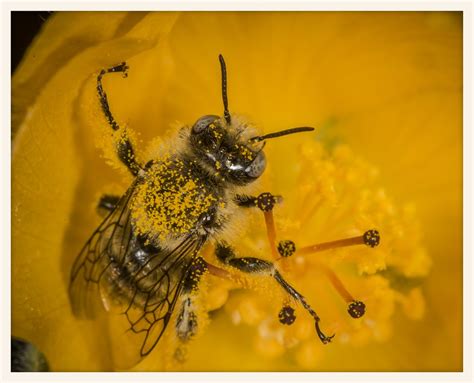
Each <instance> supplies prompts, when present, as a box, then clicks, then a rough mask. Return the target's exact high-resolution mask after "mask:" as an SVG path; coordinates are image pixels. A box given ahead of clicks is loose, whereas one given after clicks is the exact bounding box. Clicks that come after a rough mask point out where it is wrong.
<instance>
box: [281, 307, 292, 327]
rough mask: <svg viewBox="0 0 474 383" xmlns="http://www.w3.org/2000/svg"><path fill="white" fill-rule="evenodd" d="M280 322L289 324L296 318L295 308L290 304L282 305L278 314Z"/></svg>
mask: <svg viewBox="0 0 474 383" xmlns="http://www.w3.org/2000/svg"><path fill="white" fill-rule="evenodd" d="M278 319H279V320H280V323H281V324H286V325H288V326H289V325H291V324H293V322H294V321H295V320H296V315H295V309H293V308H292V307H290V306H283V308H282V309H281V310H280V312H279V314H278Z"/></svg>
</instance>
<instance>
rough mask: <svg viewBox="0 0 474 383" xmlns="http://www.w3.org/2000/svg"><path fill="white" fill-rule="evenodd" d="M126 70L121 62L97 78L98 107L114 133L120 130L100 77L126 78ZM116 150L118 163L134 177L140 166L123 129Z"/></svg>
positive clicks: (103, 71)
mask: <svg viewBox="0 0 474 383" xmlns="http://www.w3.org/2000/svg"><path fill="white" fill-rule="evenodd" d="M127 70H128V65H127V64H126V63H125V62H123V63H121V64H120V65H116V66H113V67H110V68H108V69H102V70H101V71H100V73H99V75H98V76H97V93H98V94H99V100H100V105H101V106H102V111H103V112H104V115H105V118H106V119H107V122H108V123H109V125H110V127H111V128H112V130H114V131H118V130H119V129H121V128H120V126H119V124H118V123H117V121H116V120H115V118H114V116H113V115H112V112H111V111H110V106H109V101H108V99H107V94H106V93H105V91H104V87H103V85H102V77H104V75H105V74H107V73H117V72H122V73H123V76H124V77H127ZM116 150H117V155H118V157H119V159H120V161H122V163H123V164H124V165H125V166H127V168H128V170H130V172H131V173H132V174H133V175H134V176H136V175H137V174H138V172H139V171H140V169H141V168H142V166H141V165H140V164H139V163H138V161H137V159H136V156H135V150H134V148H133V145H132V142H131V141H130V138H129V137H128V135H127V133H126V130H125V129H122V132H121V136H120V138H119V139H118V141H117V146H116Z"/></svg>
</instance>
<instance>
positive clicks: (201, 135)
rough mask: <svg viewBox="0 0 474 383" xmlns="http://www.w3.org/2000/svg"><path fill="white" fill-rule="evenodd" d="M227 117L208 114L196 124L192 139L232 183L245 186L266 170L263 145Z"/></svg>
mask: <svg viewBox="0 0 474 383" xmlns="http://www.w3.org/2000/svg"><path fill="white" fill-rule="evenodd" d="M242 133H244V132H243V131H242V130H240V129H236V128H235V127H233V126H231V125H229V124H228V123H227V121H226V120H225V118H221V117H219V116H215V115H207V116H203V117H201V118H199V119H198V120H197V121H196V123H195V124H194V125H193V128H192V130H191V135H190V140H191V147H192V149H193V151H194V153H195V154H196V155H197V156H198V157H199V158H200V159H202V160H203V161H204V162H205V163H207V164H208V165H209V166H210V167H212V168H213V169H215V171H216V172H217V173H219V175H221V176H222V177H223V178H224V179H226V180H227V181H229V182H232V183H234V184H237V185H245V184H248V183H250V182H252V181H255V180H256V179H257V178H258V177H260V176H261V175H262V173H263V171H264V170H265V166H266V160H265V154H264V153H263V150H262V149H263V146H264V145H262V144H261V143H258V142H257V141H253V140H250V139H248V138H245V137H246V134H242Z"/></svg>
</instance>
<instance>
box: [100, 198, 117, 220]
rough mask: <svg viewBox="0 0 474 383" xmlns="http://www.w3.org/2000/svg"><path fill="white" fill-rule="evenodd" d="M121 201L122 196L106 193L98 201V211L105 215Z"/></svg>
mask: <svg viewBox="0 0 474 383" xmlns="http://www.w3.org/2000/svg"><path fill="white" fill-rule="evenodd" d="M119 201H120V196H118V195H110V194H104V195H103V196H102V197H100V200H99V202H98V203H97V212H98V213H99V215H100V216H105V215H107V214H109V213H110V212H112V211H113V210H114V209H115V207H116V206H117V204H118V202H119Z"/></svg>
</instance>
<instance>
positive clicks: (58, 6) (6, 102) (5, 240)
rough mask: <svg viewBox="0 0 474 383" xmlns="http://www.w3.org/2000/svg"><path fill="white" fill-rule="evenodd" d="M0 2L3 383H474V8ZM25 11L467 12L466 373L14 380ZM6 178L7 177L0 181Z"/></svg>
mask: <svg viewBox="0 0 474 383" xmlns="http://www.w3.org/2000/svg"><path fill="white" fill-rule="evenodd" d="M0 2H1V21H2V23H1V24H2V26H1V38H0V47H1V51H2V56H3V60H1V61H0V70H1V74H2V76H0V89H1V96H0V97H1V105H2V109H1V112H2V113H1V121H2V122H3V126H2V128H1V134H2V139H1V140H0V145H1V146H0V159H1V172H2V173H1V174H2V184H1V186H2V187H1V188H0V194H1V199H0V201H1V202H0V203H1V205H0V206H1V210H0V214H1V217H2V219H1V227H0V228H1V229H0V233H1V234H0V235H1V244H2V249H3V250H4V251H3V252H2V261H1V263H2V268H1V274H0V275H1V277H2V284H1V287H2V293H1V295H2V298H3V300H2V308H3V310H2V312H1V314H0V328H1V331H2V333H1V334H2V337H1V338H2V345H1V348H0V350H3V352H2V353H1V355H2V356H1V357H0V366H1V370H2V372H1V375H0V380H1V381H2V382H3V381H5V382H30V381H39V382H59V381H61V382H62V381H65V380H68V381H74V382H80V381H84V382H88V383H93V382H103V381H109V382H110V381H119V382H137V381H146V382H148V381H159V382H185V381H189V380H192V381H194V382H209V381H214V382H220V381H222V380H226V381H229V382H244V381H245V382H248V381H261V382H272V383H274V382H286V381H299V382H313V381H315V380H317V381H320V382H323V381H328V382H341V383H342V382H344V383H346V382H348V381H352V382H366V381H377V382H379V381H389V382H400V383H401V382H403V383H407V382H412V381H425V382H472V381H473V369H472V363H473V353H472V343H473V342H472V337H473V333H472V322H473V318H474V316H473V304H472V300H473V296H474V294H473V284H472V278H473V275H474V273H473V265H474V263H473V262H472V258H471V257H472V255H474V254H473V239H472V238H471V237H470V236H469V232H470V233H471V234H472V233H473V217H474V214H473V213H474V205H473V201H472V196H473V195H474V188H473V169H474V155H473V153H472V152H471V150H474V134H473V132H472V129H473V126H472V110H471V107H472V105H473V103H472V102H473V100H472V85H473V84H472V66H473V62H472V45H473V24H472V4H471V2H470V1H436V2H435V1H428V0H417V1H412V2H406V1H385V0H378V1H357V0H349V1H347V0H346V1H325V2H316V1H311V0H297V1H293V2H289V1H268V0H258V1H252V0H242V1H235V0H229V1H222V0H221V1H219V0H212V1H210V0H207V1H200V0H188V1H170V0H164V1H160V2H159V3H158V2H157V1H155V2H145V1H140V2H138V1H137V2H131V1H130V2H127V1H113V0H106V1H104V0H101V1H100V2H97V1H91V0H83V1H80V2H77V1H71V2H65V1H41V0H39V1H16V2H14V1H5V0H0ZM21 10H25V11H26V10H29V11H31V10H38V11H41V10H51V11H74V10H91V11H93V10H95V11H105V10H109V11H119V10H134V11H140V10H155V11H167V10H168V11H169V10H196V11H206V10H209V11H212V10H213V11H234V10H240V11H243V10H249V11H263V10H278V11H299V10H307V11H339V10H345V11H362V10H373V11H399V10H402V11H443V10H445V11H462V12H463V83H464V87H463V156H464V162H463V207H464V214H463V238H464V246H463V335H464V342H463V368H464V371H463V372H459V373H457V372H446V373H431V372H429V373H428V372H427V373H403V372H393V373H358V372H357V373H356V372H354V373H352V372H351V373H340V372H330V373H320V372H301V373H297V372H291V373H281V372H278V373H277V372H269V373H267V372H265V373H220V372H215V373H212V372H210V373H151V372H150V373H127V372H123V373H12V372H10V363H11V362H10V334H11V300H10V296H11V143H10V142H11V141H10V140H11V138H10V134H11V128H10V129H8V127H11V110H10V105H11V93H10V92H11V76H10V68H11V66H10V65H11V63H10V59H11V46H10V44H11V25H10V12H11V11H21ZM3 175H4V176H3Z"/></svg>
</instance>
